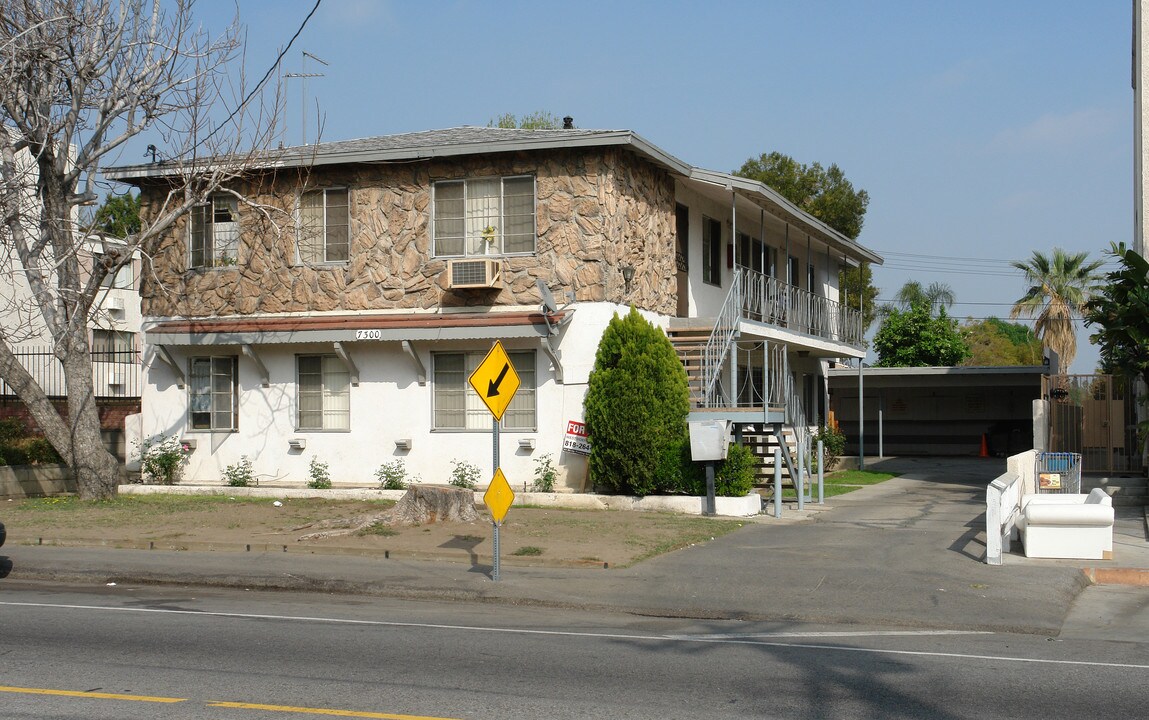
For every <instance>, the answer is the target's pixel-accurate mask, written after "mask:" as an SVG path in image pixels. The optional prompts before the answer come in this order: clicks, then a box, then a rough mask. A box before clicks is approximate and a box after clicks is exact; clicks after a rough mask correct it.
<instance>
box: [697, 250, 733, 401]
mask: <svg viewBox="0 0 1149 720" xmlns="http://www.w3.org/2000/svg"><path fill="white" fill-rule="evenodd" d="M741 319H742V271H741V270H738V271H736V272H735V273H734V281H733V282H732V283H731V284H730V291H729V292H727V293H726V300H725V301H723V303H722V309H721V310H719V312H718V318H717V320H715V322H714V329H713V330H711V331H710V337H709V338H708V339H707V340H706V347H704V348H703V349H702V393H701V395H700V399H701V401H702V407H704V408H711V407H715V406H716V405H717V402H718V397H717V393H716V392H715V389H716V388H717V386H718V379H719V378H720V377H722V364H723V363H724V362H725V361H726V356H727V355H728V354H729V353H730V347H731V346H732V345H733V344H734V337H735V336H736V335H737V334H738V323H739V321H740V320H741Z"/></svg>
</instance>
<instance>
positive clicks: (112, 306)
mask: <svg viewBox="0 0 1149 720" xmlns="http://www.w3.org/2000/svg"><path fill="white" fill-rule="evenodd" d="M108 309H109V310H119V311H123V309H124V299H123V298H122V297H120V296H119V295H111V296H109V297H108Z"/></svg>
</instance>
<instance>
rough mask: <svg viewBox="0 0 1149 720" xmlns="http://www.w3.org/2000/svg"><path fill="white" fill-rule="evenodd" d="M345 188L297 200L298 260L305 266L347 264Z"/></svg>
mask: <svg viewBox="0 0 1149 720" xmlns="http://www.w3.org/2000/svg"><path fill="white" fill-rule="evenodd" d="M348 225H349V218H348V212H347V188H329V189H325V190H311V191H308V192H305V193H303V194H302V195H300V197H299V235H298V244H299V245H298V246H299V259H300V261H302V262H305V263H335V262H347V258H348V254H349V253H348V251H349V245H350V236H349V233H348Z"/></svg>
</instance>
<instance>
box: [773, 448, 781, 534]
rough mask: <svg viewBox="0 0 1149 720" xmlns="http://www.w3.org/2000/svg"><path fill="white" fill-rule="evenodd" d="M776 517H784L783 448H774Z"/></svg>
mask: <svg viewBox="0 0 1149 720" xmlns="http://www.w3.org/2000/svg"><path fill="white" fill-rule="evenodd" d="M774 517H776V518H780V517H782V449H781V448H778V447H775V448H774Z"/></svg>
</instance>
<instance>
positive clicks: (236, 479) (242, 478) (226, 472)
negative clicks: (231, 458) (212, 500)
mask: <svg viewBox="0 0 1149 720" xmlns="http://www.w3.org/2000/svg"><path fill="white" fill-rule="evenodd" d="M223 480H224V483H225V484H227V485H229V486H231V487H251V486H253V485H255V484H256V481H255V474H254V473H253V472H252V470H251V460H250V459H249V458H248V457H247V456H246V455H244V456H243V457H241V458H240V459H239V462H237V463H235V464H234V465H228V466H227V467H225V468H224V469H223Z"/></svg>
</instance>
